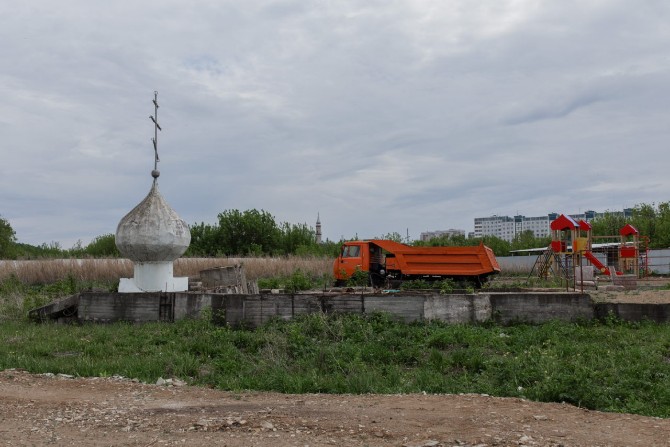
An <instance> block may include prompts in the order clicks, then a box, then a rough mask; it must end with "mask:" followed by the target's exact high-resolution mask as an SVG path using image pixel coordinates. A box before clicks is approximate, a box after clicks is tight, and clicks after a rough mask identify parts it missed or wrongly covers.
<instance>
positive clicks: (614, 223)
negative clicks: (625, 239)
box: [590, 211, 628, 236]
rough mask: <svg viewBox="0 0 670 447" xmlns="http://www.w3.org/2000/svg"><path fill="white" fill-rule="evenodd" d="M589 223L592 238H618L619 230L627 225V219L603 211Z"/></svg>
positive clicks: (620, 215) (619, 214)
mask: <svg viewBox="0 0 670 447" xmlns="http://www.w3.org/2000/svg"><path fill="white" fill-rule="evenodd" d="M590 223H591V227H592V229H591V231H592V233H593V235H594V236H618V235H619V230H620V229H621V227H623V226H625V225H626V224H627V223H628V219H626V217H624V215H623V214H621V213H613V212H610V211H605V212H604V213H603V214H602V215H601V216H598V217H596V218H595V219H593V220H592V221H591V222H590Z"/></svg>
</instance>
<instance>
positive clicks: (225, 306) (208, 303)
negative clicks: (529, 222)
mask: <svg viewBox="0 0 670 447" xmlns="http://www.w3.org/2000/svg"><path fill="white" fill-rule="evenodd" d="M63 302H65V301H63ZM66 304H67V308H65V307H63V306H64V305H61V303H59V304H58V305H55V304H51V305H48V306H44V307H43V308H40V309H36V310H34V311H32V313H33V314H34V317H35V319H37V320H45V319H49V318H60V317H62V315H61V314H62V313H63V309H65V310H68V312H69V309H74V306H76V311H77V318H78V320H79V321H82V322H85V321H90V322H102V323H111V322H115V321H132V322H148V321H177V320H182V319H185V318H198V317H200V316H201V315H202V312H203V310H205V309H209V308H210V307H211V311H212V318H213V321H214V322H215V323H217V324H229V325H232V326H240V325H242V326H248V327H257V326H260V325H262V324H264V323H266V322H267V321H269V320H270V319H273V318H280V319H284V320H288V319H291V318H294V317H297V316H300V315H304V314H311V313H325V314H331V313H356V314H363V313H372V312H386V313H389V314H390V315H391V316H393V317H394V318H396V319H398V320H400V321H404V322H407V323H410V322H413V321H428V320H439V321H444V322H447V323H459V324H470V323H481V322H485V321H496V322H498V323H501V324H507V323H511V322H515V321H523V322H528V323H544V322H547V321H550V320H562V321H575V320H579V319H585V320H588V319H592V318H606V317H607V316H608V315H614V316H616V317H619V318H621V319H623V320H628V321H640V320H644V319H648V320H652V321H657V322H670V304H639V303H599V304H594V303H593V302H592V301H591V299H590V297H589V296H588V295H586V294H579V293H513V292H510V293H479V294H471V295H441V294H430V293H426V294H421V293H409V294H397V295H363V294H304V295H303V294H298V295H291V294H277V295H274V294H273V295H268V294H260V295H241V294H239V295H234V294H220V293H189V292H180V293H164V292H156V293H94V292H89V293H82V294H80V295H78V296H73V297H70V298H68V300H67V302H66Z"/></svg>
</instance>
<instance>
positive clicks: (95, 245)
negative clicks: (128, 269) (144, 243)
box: [83, 233, 121, 258]
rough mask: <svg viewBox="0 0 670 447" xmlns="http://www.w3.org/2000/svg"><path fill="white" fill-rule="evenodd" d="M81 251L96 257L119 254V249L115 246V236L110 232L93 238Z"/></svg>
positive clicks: (116, 255)
mask: <svg viewBox="0 0 670 447" xmlns="http://www.w3.org/2000/svg"><path fill="white" fill-rule="evenodd" d="M83 252H84V253H85V254H87V255H89V256H93V257H96V258H102V257H118V256H120V255H121V253H120V252H119V249H118V248H116V237H115V236H114V235H113V234H111V233H108V234H103V235H102V236H96V237H95V238H93V240H92V241H91V242H90V243H89V244H88V245H87V246H86V248H84V249H83Z"/></svg>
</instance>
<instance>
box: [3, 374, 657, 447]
mask: <svg viewBox="0 0 670 447" xmlns="http://www.w3.org/2000/svg"><path fill="white" fill-rule="evenodd" d="M0 408H1V411H0V443H2V445H8V446H9V445H11V446H27V445H31V446H33V445H87V446H111V445H130V446H166V445H170V446H171V445H180V446H211V445H220V446H269V445H272V446H279V447H284V446H300V447H304V446H311V447H314V446H326V445H330V446H332V445H347V446H349V445H352V446H408V447H415V446H433V447H437V446H480V447H483V446H520V445H525V446H634V445H639V446H667V445H670V420H667V419H659V418H651V417H643V416H635V415H629V414H613V413H602V412H597V411H588V410H584V409H580V408H576V407H574V406H570V405H566V404H547V403H537V402H529V401H525V400H522V399H508V398H495V397H489V396H482V395H422V394H411V395H362V396H359V395H315V394H309V395H286V394H277V393H255V392H249V393H242V394H236V393H230V392H224V391H218V390H212V389H207V388H198V387H191V386H158V385H147V384H142V383H137V382H133V381H131V380H128V379H123V378H70V377H66V376H53V375H32V374H28V373H26V372H23V371H17V370H5V371H2V372H0Z"/></svg>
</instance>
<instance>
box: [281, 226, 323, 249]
mask: <svg viewBox="0 0 670 447" xmlns="http://www.w3.org/2000/svg"><path fill="white" fill-rule="evenodd" d="M279 245H280V247H281V251H282V253H283V254H285V255H290V254H295V253H296V252H297V250H298V248H299V247H311V246H315V245H317V244H316V232H315V231H314V230H313V229H312V228H311V227H309V226H307V224H304V223H303V224H290V223H288V222H284V223H283V224H281V236H280V242H279ZM303 250H304V249H303Z"/></svg>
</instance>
